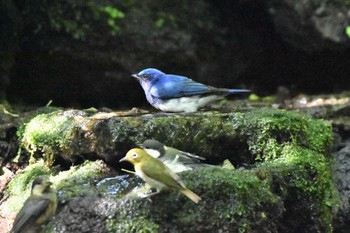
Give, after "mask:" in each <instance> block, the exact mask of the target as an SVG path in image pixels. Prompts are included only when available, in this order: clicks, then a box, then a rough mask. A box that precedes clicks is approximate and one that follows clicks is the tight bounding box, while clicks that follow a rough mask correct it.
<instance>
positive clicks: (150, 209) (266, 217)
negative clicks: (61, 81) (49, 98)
mask: <svg viewBox="0 0 350 233" xmlns="http://www.w3.org/2000/svg"><path fill="white" fill-rule="evenodd" d="M42 122H44V123H43V124H40V123H42ZM57 122H58V123H57ZM38 123H39V124H38ZM35 125H39V126H40V127H39V128H38V130H35V127H33V126H35ZM45 127H46V129H44V128H45ZM52 128H54V130H52V131H50V129H52ZM48 131H50V132H51V133H53V134H52V135H51V138H50V137H49V138H48V136H50V134H48V133H47V132H48ZM20 138H21V139H22V143H23V144H22V145H23V147H24V148H25V149H28V150H31V153H32V154H33V155H34V156H36V158H38V157H43V158H44V159H48V158H49V157H47V156H48V155H47V152H50V153H49V154H50V156H51V157H50V158H53V160H52V161H55V160H56V159H58V158H59V157H62V158H64V159H66V160H69V161H74V159H72V158H77V157H79V156H82V157H84V158H92V159H97V158H100V159H103V160H104V161H105V162H107V163H108V164H109V165H111V166H114V167H118V165H119V164H118V163H117V161H118V160H119V159H120V158H121V157H122V156H124V155H125V153H126V152H127V151H128V150H129V149H130V148H132V147H135V146H136V145H137V144H138V143H141V142H142V141H143V140H145V139H147V138H155V139H158V140H160V141H162V142H164V143H165V144H166V145H169V146H173V147H176V148H179V149H181V150H185V151H189V152H192V153H196V154H198V155H201V156H203V157H206V158H207V161H209V162H213V163H216V164H220V163H221V162H222V161H224V160H225V159H229V160H230V161H231V163H233V164H234V165H235V167H237V168H238V169H236V170H234V169H225V168H221V167H219V166H218V167H211V168H201V169H198V170H194V171H189V172H184V173H182V174H181V176H182V178H183V180H184V182H185V183H186V185H187V186H188V188H190V189H191V190H193V191H194V192H196V193H197V194H199V195H200V196H201V197H202V201H201V202H199V204H195V203H193V202H191V200H189V199H187V198H186V197H185V196H183V195H182V194H179V193H176V192H171V191H169V192H168V191H164V192H162V193H160V194H158V195H156V196H153V197H152V198H151V200H152V202H149V201H148V200H147V199H143V200H131V199H130V200H126V199H125V198H122V199H120V196H119V195H117V196H116V197H111V196H108V195H107V194H105V193H108V192H103V191H101V190H99V191H98V192H91V193H90V192H86V193H85V194H84V195H83V196H80V195H77V194H74V193H73V194H72V195H70V194H69V195H68V196H66V197H64V196H62V197H63V198H64V199H65V198H67V200H71V201H69V202H68V203H67V204H66V205H65V207H64V208H63V209H62V213H58V215H57V217H56V220H55V222H53V224H54V225H55V224H56V225H55V229H70V232H79V231H80V232H81V231H82V230H84V229H86V228H87V226H89V227H92V229H91V231H94V230H96V232H106V231H109V232H217V231H220V232H331V231H332V226H331V223H332V206H334V204H336V203H337V197H336V194H335V189H334V186H333V183H332V178H331V173H330V164H331V161H332V160H331V159H330V157H329V156H328V155H329V147H330V145H331V142H332V128H331V126H330V124H329V123H328V122H326V121H323V120H315V119H312V118H310V117H308V116H307V115H304V114H300V113H296V112H289V111H283V110H271V109H262V110H252V111H249V112H234V113H217V112H207V113H196V114H189V115H188V114H183V115H181V114H180V115H179V114H156V115H141V116H124V117H120V116H117V115H115V114H105V115H103V114H102V115H101V114H89V113H84V112H82V111H77V110H71V111H66V112H65V111H55V112H51V113H48V114H41V115H38V116H36V117H35V118H33V119H32V120H31V121H29V122H28V123H27V124H26V125H25V127H24V130H23V132H22V134H21V135H20ZM29 139H30V140H29ZM28 142H29V143H28ZM33 148H34V150H33ZM43 148H45V150H43ZM57 161H59V160H56V162H53V163H50V164H49V165H52V164H53V165H59V163H58V162H57ZM121 182H122V181H121ZM64 186H66V184H65V185H64ZM73 187H74V185H73ZM89 187H90V186H89ZM62 189H63V186H62ZM100 192H101V193H102V194H103V195H101V194H99V193H100ZM84 203H86V204H84ZM106 203H109V204H108V205H107V207H106V208H105V211H106V212H103V213H98V212H96V209H99V210H102V209H103V208H102V209H101V205H102V206H104V205H105V204H106ZM88 204H91V205H92V206H85V205H88ZM78 206H79V208H78ZM95 207H96V208H95ZM301 213H302V214H301ZM68 215H71V217H67V216H68ZM73 216H74V217H73ZM92 219H93V220H92ZM84 221H92V223H93V224H88V225H86V224H85V225H82V226H80V225H79V224H80V223H82V222H84ZM94 226H96V227H97V226H98V227H99V229H102V228H101V226H103V231H100V230H98V229H97V228H96V229H95V228H94ZM79 229H80V230H79Z"/></svg>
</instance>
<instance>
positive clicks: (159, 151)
mask: <svg viewBox="0 0 350 233" xmlns="http://www.w3.org/2000/svg"><path fill="white" fill-rule="evenodd" d="M140 146H141V148H142V149H144V150H145V151H146V152H147V153H148V154H149V155H151V156H152V157H154V158H156V159H159V160H160V161H162V162H163V163H164V164H165V165H167V166H168V167H169V168H170V169H171V170H173V171H174V172H175V173H179V172H183V171H189V170H193V169H195V168H200V167H205V166H209V165H208V164H204V163H201V161H200V160H205V158H203V157H200V156H198V155H195V154H191V153H188V152H185V151H181V150H178V149H176V148H173V147H170V146H166V145H164V144H163V143H161V142H159V141H157V140H154V139H147V140H146V141H144V142H143V143H142V144H141V145H140Z"/></svg>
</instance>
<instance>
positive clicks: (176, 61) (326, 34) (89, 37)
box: [0, 0, 350, 108]
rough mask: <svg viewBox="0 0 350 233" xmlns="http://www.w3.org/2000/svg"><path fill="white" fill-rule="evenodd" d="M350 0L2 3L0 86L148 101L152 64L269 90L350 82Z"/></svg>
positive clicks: (25, 98) (36, 98)
mask: <svg viewBox="0 0 350 233" xmlns="http://www.w3.org/2000/svg"><path fill="white" fill-rule="evenodd" d="M349 5H350V3H349V2H348V1H340V0H334V1H326V0H313V1H301V0H295V1H291V0H289V1H288V0H279V1H277V0H275V1H274V0H259V1H253V0H245V1H242V0H231V1H229V0H221V1H214V0H206V1H204V0H203V1H189V0H188V1H185V0H180V1H176V2H174V1H168V0H166V1H163V0H162V1H154V0H152V1H151V0H144V1H136V0H127V1H117V0H106V1H98V0H86V1H67V0H63V1H49V0H47V1H44V0H41V1H39V0H34V1H23V0H4V1H2V2H1V3H0V31H1V34H0V42H1V47H0V49H1V53H0V68H1V69H0V84H1V85H0V94H1V97H2V99H4V100H8V101H9V102H10V103H15V104H25V105H45V104H46V103H47V102H48V101H49V100H53V104H54V105H56V106H63V107H91V106H94V107H110V108H130V107H134V106H147V105H148V104H147V102H146V99H145V97H144V93H143V90H142V89H141V87H140V86H139V84H138V83H137V82H136V81H135V80H134V79H133V78H131V77H130V75H131V74H133V73H137V72H139V71H140V70H142V69H144V68H148V67H154V68H158V69H160V70H162V71H164V72H165V73H173V74H180V75H185V76H188V77H190V78H192V79H194V80H196V81H200V82H203V83H206V84H208V85H212V86H218V87H229V88H249V89H251V90H252V91H253V92H254V93H256V94H258V95H260V96H265V95H273V94H275V93H276V90H277V88H278V87H279V86H281V85H283V86H285V87H287V88H288V89H289V90H290V91H291V93H292V95H297V94H299V93H306V94H322V93H339V92H341V91H344V90H349V82H350V81H349V74H350V65H349V64H350V49H349V46H350V39H349V35H347V34H346V31H347V30H350V28H349V27H350V26H349V25H350V20H349V14H348V10H349V9H350V8H349Z"/></svg>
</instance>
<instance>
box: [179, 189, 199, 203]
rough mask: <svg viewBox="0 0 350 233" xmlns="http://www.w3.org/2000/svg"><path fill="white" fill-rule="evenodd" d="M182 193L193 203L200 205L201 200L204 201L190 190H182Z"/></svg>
mask: <svg viewBox="0 0 350 233" xmlns="http://www.w3.org/2000/svg"><path fill="white" fill-rule="evenodd" d="M180 192H181V193H183V194H184V195H185V196H186V197H188V198H189V199H191V200H192V201H194V202H196V203H198V202H199V201H200V200H202V198H200V196H198V195H197V194H195V193H194V192H192V191H191V190H189V189H188V188H185V189H181V190H180Z"/></svg>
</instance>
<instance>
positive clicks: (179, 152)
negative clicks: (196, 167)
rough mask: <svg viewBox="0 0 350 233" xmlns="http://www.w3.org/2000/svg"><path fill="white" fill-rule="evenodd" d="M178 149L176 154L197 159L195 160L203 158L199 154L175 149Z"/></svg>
mask: <svg viewBox="0 0 350 233" xmlns="http://www.w3.org/2000/svg"><path fill="white" fill-rule="evenodd" d="M177 151H178V154H180V155H182V156H184V157H189V158H192V159H197V160H205V158H203V157H201V156H198V155H195V154H191V153H189V152H186V151H181V150H177Z"/></svg>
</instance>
